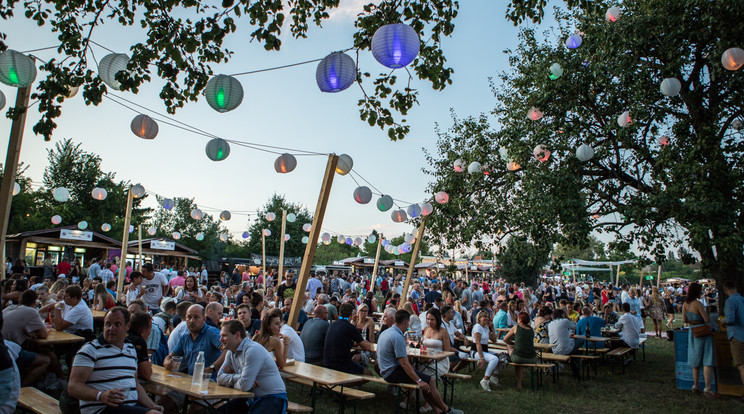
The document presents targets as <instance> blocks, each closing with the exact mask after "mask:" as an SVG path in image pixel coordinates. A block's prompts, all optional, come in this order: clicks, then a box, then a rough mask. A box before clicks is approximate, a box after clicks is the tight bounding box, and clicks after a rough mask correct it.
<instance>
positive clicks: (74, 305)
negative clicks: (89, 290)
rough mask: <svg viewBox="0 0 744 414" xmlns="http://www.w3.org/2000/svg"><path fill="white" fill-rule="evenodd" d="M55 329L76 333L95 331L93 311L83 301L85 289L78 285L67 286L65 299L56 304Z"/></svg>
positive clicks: (54, 314)
mask: <svg viewBox="0 0 744 414" xmlns="http://www.w3.org/2000/svg"><path fill="white" fill-rule="evenodd" d="M52 321H53V324H54V329H56V330H58V331H65V332H67V333H71V334H74V333H76V332H80V331H89V332H90V333H91V334H92V333H93V313H92V312H91V311H90V308H89V307H88V305H87V304H86V303H85V302H84V301H83V290H82V289H81V288H80V286H78V285H72V286H68V287H66V288H65V299H64V301H62V302H59V303H57V304H56V305H55V306H54V313H53V319H52Z"/></svg>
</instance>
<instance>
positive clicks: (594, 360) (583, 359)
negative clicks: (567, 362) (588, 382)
mask: <svg viewBox="0 0 744 414" xmlns="http://www.w3.org/2000/svg"><path fill="white" fill-rule="evenodd" d="M570 357H571V359H573V360H576V361H578V363H579V372H580V373H581V377H580V379H581V378H582V377H583V375H584V368H585V367H586V378H587V379H589V368H590V367H592V366H594V376H595V377H596V376H597V365H598V364H599V356H598V355H578V354H577V355H570Z"/></svg>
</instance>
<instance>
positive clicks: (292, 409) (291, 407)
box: [287, 401, 313, 413]
mask: <svg viewBox="0 0 744 414" xmlns="http://www.w3.org/2000/svg"><path fill="white" fill-rule="evenodd" d="M287 412H288V413H311V412H313V408H312V407H308V406H306V405H301V404H297V403H293V402H292V401H289V402H288V403H287Z"/></svg>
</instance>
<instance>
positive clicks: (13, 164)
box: [0, 58, 33, 279]
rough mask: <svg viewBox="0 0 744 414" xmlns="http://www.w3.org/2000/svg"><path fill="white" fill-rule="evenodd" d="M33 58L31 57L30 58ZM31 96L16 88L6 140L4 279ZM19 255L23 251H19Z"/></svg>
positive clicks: (1, 232) (0, 239) (0, 190)
mask: <svg viewBox="0 0 744 414" xmlns="http://www.w3.org/2000/svg"><path fill="white" fill-rule="evenodd" d="M32 59H33V58H32ZM30 96H31V88H18V92H17V93H16V103H15V108H16V109H22V111H21V113H20V114H19V115H18V117H17V118H15V119H13V123H12V124H11V125H10V140H9V141H8V153H7V155H6V156H5V169H4V170H3V182H2V185H0V252H2V253H3V255H4V257H3V258H2V260H0V279H5V277H6V276H7V274H8V269H6V268H5V257H7V253H6V251H5V237H6V236H7V234H8V221H9V220H10V205H11V203H12V202H13V187H14V186H15V180H16V172H17V170H18V158H19V157H20V155H21V143H22V142H23V130H24V128H25V125H26V113H27V112H28V100H29V97H30ZM19 254H20V255H21V256H22V255H24V254H25V252H20V253H19Z"/></svg>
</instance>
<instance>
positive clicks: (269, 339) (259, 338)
mask: <svg viewBox="0 0 744 414" xmlns="http://www.w3.org/2000/svg"><path fill="white" fill-rule="evenodd" d="M281 329H282V311H281V310H280V309H274V310H273V311H271V312H268V313H266V316H264V318H263V319H262V320H261V329H260V330H259V331H258V332H256V334H255V335H253V341H254V342H258V343H259V344H261V346H263V347H264V348H266V350H267V351H269V353H270V354H272V355H273V356H274V358H275V359H276V366H277V367H279V369H282V368H284V365H285V364H286V363H287V352H288V351H289V337H287V336H284V335H282V334H281V332H280V330H281Z"/></svg>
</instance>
